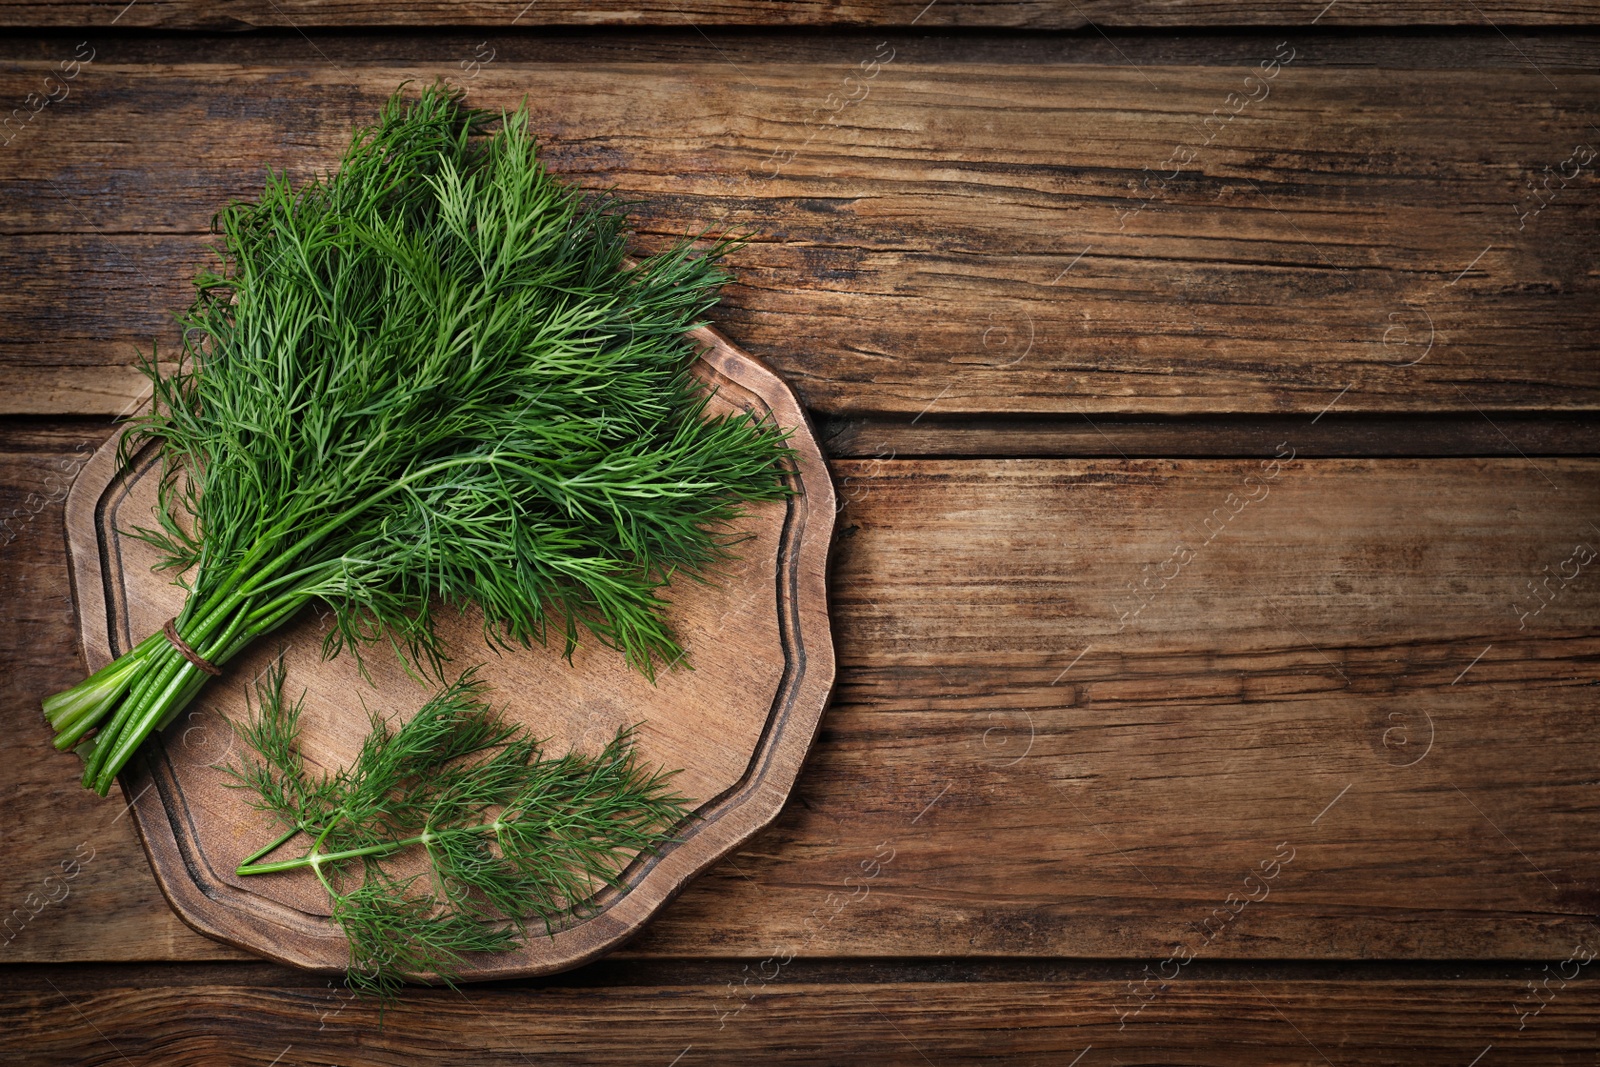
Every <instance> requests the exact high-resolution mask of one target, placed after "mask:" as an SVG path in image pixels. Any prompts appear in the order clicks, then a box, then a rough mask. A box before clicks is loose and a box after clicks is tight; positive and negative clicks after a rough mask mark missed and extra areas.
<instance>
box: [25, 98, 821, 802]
mask: <svg viewBox="0 0 1600 1067" xmlns="http://www.w3.org/2000/svg"><path fill="white" fill-rule="evenodd" d="M402 89H403V87H402ZM498 121H499V124H500V125H499V129H498V130H497V131H494V132H492V133H491V132H489V130H488V128H489V127H492V126H493V125H494V123H493V121H491V120H490V118H489V117H488V116H487V115H485V114H484V113H482V112H477V111H473V110H470V109H467V108H465V107H463V106H462V105H461V103H460V100H459V98H458V95H457V94H456V93H455V92H453V91H451V90H448V89H446V88H444V87H442V86H435V87H432V88H429V89H426V90H424V91H422V92H421V94H420V97H419V98H417V99H415V100H411V101H409V102H408V101H407V100H406V99H405V98H404V96H403V93H400V92H397V93H396V94H395V96H394V97H393V98H392V99H391V100H390V101H389V102H388V104H387V105H386V106H385V108H384V109H383V113H382V118H381V121H380V122H379V123H378V125H377V126H375V127H372V128H369V129H365V130H361V131H358V132H357V134H356V136H355V138H354V140H353V141H352V143H351V146H350V148H349V149H348V150H347V152H346V153H345V156H344V158H343V161H342V163H341V164H340V167H339V169H338V171H337V173H335V174H333V175H331V176H330V177H328V178H326V179H324V180H321V181H314V182H311V183H309V184H306V185H304V186H302V187H301V188H299V189H295V188H293V187H291V185H290V183H289V180H288V178H287V177H286V176H283V175H277V176H271V177H269V180H268V182H267V185H266V188H265V190H264V192H263V193H262V196H261V199H260V200H259V201H258V202H256V203H235V204H233V205H232V206H230V207H229V208H227V209H226V210H224V211H223V212H221V213H220V214H219V215H218V216H217V219H216V221H215V223H214V227H215V228H216V229H218V230H219V232H220V233H221V234H222V238H223V244H222V249H221V251H222V255H223V258H224V263H225V267H224V270H223V272H222V273H220V274H206V275H202V276H201V277H200V278H199V279H198V280H197V282H196V285H197V287H198V290H199V294H198V298H197V300H196V302H195V304H194V306H193V307H192V308H191V309H190V311H189V312H188V314H187V315H186V316H185V317H183V319H182V320H181V321H182V323H183V325H184V326H185V327H186V330H185V332H184V352H183V356H182V359H181V360H180V363H179V369H178V370H177V371H176V372H175V373H173V374H171V375H170V376H162V375H161V374H160V373H159V372H158V371H157V369H156V365H155V361H154V357H153V356H152V358H151V360H150V361H148V362H147V363H146V365H145V371H146V373H147V374H148V375H149V376H150V377H151V378H152V380H153V383H154V388H155V401H154V405H153V409H152V412H151V413H150V414H149V415H147V416H145V417H143V418H142V420H141V421H140V422H139V423H138V426H137V433H136V434H134V435H132V436H130V438H129V439H128V440H129V442H130V443H129V444H128V446H127V447H128V449H130V450H131V449H133V448H136V447H138V446H139V445H140V444H141V443H142V442H143V441H147V440H155V441H158V442H160V443H161V445H162V446H163V450H164V462H165V467H164V477H163V480H162V494H161V506H160V509H159V513H160V525H161V528H160V529H150V530H141V531H137V533H138V535H139V536H142V537H144V538H145V539H146V540H149V541H150V542H152V543H154V544H155V545H157V546H158V547H159V548H161V549H162V550H163V552H164V553H165V555H166V562H167V565H168V566H170V567H171V568H172V569H174V570H177V571H184V570H186V569H189V568H192V571H190V573H189V574H188V576H187V578H186V579H185V582H186V585H187V589H188V598H187V601H186V603H185V604H184V607H183V610H182V612H181V613H180V614H179V615H178V616H177V617H176V619H175V620H173V622H172V623H171V624H169V626H168V627H167V630H166V632H165V633H156V634H153V635H152V636H150V637H149V638H147V639H146V640H144V641H143V642H142V643H140V644H139V645H138V646H137V647H135V648H134V649H132V650H131V651H129V652H127V653H126V654H124V655H123V656H122V657H121V658H119V659H117V660H116V661H115V662H113V663H111V664H110V665H109V666H107V667H105V668H103V669H102V670H100V671H97V672H96V673H94V674H93V675H91V676H90V677H89V678H87V679H85V680H84V681H83V682H81V683H79V684H78V685H77V686H75V687H73V688H72V689H69V690H66V691H64V692H62V693H58V694H56V695H55V696H53V697H50V698H49V699H47V700H46V701H45V702H44V708H45V715H46V717H47V718H48V720H49V721H50V723H51V725H52V726H53V727H54V728H55V729H56V731H57V736H56V740H55V744H56V747H57V748H59V749H63V750H65V749H68V748H74V747H76V748H77V749H78V751H79V752H80V754H82V755H83V756H84V759H85V763H86V766H85V768H84V774H83V781H84V784H85V785H86V786H88V787H90V788H93V789H95V790H97V791H98V792H100V793H101V794H102V795H103V794H105V793H106V792H107V790H109V789H110V786H111V783H112V781H113V780H114V778H115V776H116V774H117V773H118V771H119V770H120V769H121V768H122V766H123V765H124V764H125V763H126V762H127V761H128V759H129V758H130V757H131V756H132V754H133V752H134V750H135V749H136V748H137V747H138V746H139V744H140V743H141V742H142V741H143V740H144V739H145V738H146V737H147V736H148V735H149V734H150V733H151V731H152V730H155V729H159V728H161V727H162V726H164V725H165V724H166V723H168V722H170V721H171V720H172V719H173V718H175V717H176V716H177V714H178V713H179V712H180V711H181V710H182V709H183V708H184V707H185V706H186V705H187V704H188V702H189V701H190V700H191V699H192V698H193V697H194V695H195V693H196V692H197V691H198V690H199V688H200V686H201V685H202V683H203V682H204V681H205V680H206V678H207V675H208V673H215V671H216V669H217V668H218V667H220V666H221V665H222V664H225V663H227V662H228V661H229V660H230V659H232V658H233V657H234V656H235V655H237V654H238V653H239V652H240V651H241V650H242V649H244V648H245V647H246V646H247V645H249V644H250V642H252V641H253V640H255V639H256V638H257V637H259V636H261V635H262V634H265V633H268V632H270V631H272V630H274V629H276V628H277V627H279V626H281V625H283V624H284V623H285V622H287V621H288V620H289V619H291V618H292V617H294V615H295V614H296V613H297V612H298V611H299V610H300V608H301V607H302V606H303V605H305V604H306V603H307V602H308V601H310V600H312V599H314V598H318V599H321V600H323V601H325V602H326V603H327V604H328V605H329V606H330V607H331V608H332V609H333V612H334V618H335V620H336V623H337V625H336V627H334V628H333V630H332V632H331V633H330V635H329V638H328V643H327V645H326V647H325V652H326V653H327V654H328V655H333V654H336V653H337V652H338V651H339V649H340V648H341V647H344V646H347V645H348V646H352V647H355V646H358V645H360V644H361V643H363V642H368V641H372V640H375V639H379V638H380V637H383V636H385V635H387V636H388V638H389V639H390V640H391V641H392V642H393V643H394V644H395V646H396V647H397V648H398V649H399V650H401V651H402V653H404V654H406V655H407V656H409V657H411V658H412V659H413V660H416V659H419V658H420V659H421V660H424V661H428V662H429V663H430V664H431V665H432V667H433V668H434V669H435V670H437V669H438V666H439V661H440V658H441V656H442V654H443V650H442V649H441V648H440V646H439V644H438V641H437V639H436V638H435V635H434V629H433V624H432V611H433V607H434V605H435V604H436V603H439V602H442V603H445V604H448V605H451V606H453V607H458V608H464V607H476V608H478V609H479V610H481V612H482V614H483V619H484V626H485V631H486V634H487V636H488V638H489V640H490V641H491V642H494V643H499V644H505V643H507V642H511V643H516V644H520V645H524V646H526V645H527V644H528V643H529V642H530V641H539V642H543V641H545V639H546V635H547V631H548V630H549V629H551V628H552V627H553V628H554V630H555V631H556V633H557V634H559V635H560V637H561V638H562V640H563V641H564V643H565V647H566V651H567V654H568V655H569V656H570V655H571V653H572V650H573V649H574V647H575V645H576V643H577V641H578V640H579V636H580V634H581V633H583V632H585V631H586V632H587V633H588V634H590V635H592V636H593V637H594V638H595V639H597V640H598V641H599V642H601V643H603V644H606V645H609V646H612V647H614V648H617V649H619V650H620V651H621V652H622V654H623V655H624V656H626V658H627V660H628V662H629V663H631V664H632V665H633V666H635V667H636V668H638V669H640V670H642V671H644V672H645V673H647V674H650V675H652V676H653V672H654V666H655V663H656V662H657V661H658V660H659V661H663V662H671V661H674V660H676V659H678V658H679V657H680V656H681V655H682V649H681V648H680V647H679V645H678V643H677V641H676V640H675V638H674V635H673V632H672V629H671V627H670V625H669V623H668V622H667V620H666V617H665V614H664V611H665V608H666V601H665V600H664V599H663V598H662V596H661V592H660V591H661V589H662V587H663V586H664V585H665V584H666V582H667V580H668V578H669V577H670V576H671V575H673V574H674V573H675V572H680V573H681V572H688V573H698V572H701V571H703V570H704V569H706V568H708V567H710V566H712V565H713V564H715V563H716V562H717V561H718V560H719V559H722V558H724V557H725V556H726V554H727V551H728V545H729V543H730V540H729V537H728V535H727V534H725V533H719V532H718V531H719V530H720V529H722V528H723V527H724V526H725V524H726V523H727V522H728V521H729V520H730V519H732V518H734V517H735V516H736V515H737V514H738V513H739V511H740V505H741V502H744V501H751V500H767V499H774V498H777V497H780V496H782V495H784V494H786V493H788V492H789V491H790V490H789V489H788V488H787V487H786V484H785V481H784V474H783V472H784V469H785V466H786V463H787V461H788V456H789V454H790V452H789V449H788V447H787V446H786V445H785V443H784V435H783V434H782V433H780V432H778V431H777V429H776V428H775V427H774V426H772V425H771V424H770V423H769V422H766V421H762V420H759V419H757V418H755V417H753V416H745V415H739V416H733V417H720V418H708V417H706V413H705V406H706V403H707V401H708V399H709V397H708V395H707V393H706V392H705V391H704V389H702V388H700V387H698V386H697V384H696V382H695V380H694V379H693V378H692V377H690V375H689V373H688V370H689V366H690V364H691V363H692V362H693V360H694V358H695V352H694V350H693V348H692V346H691V345H690V343H689V342H688V341H686V339H685V338H684V336H683V335H684V333H685V331H686V330H689V329H691V328H693V327H695V326H696V325H698V324H700V321H701V318H702V316H703V314H704V313H705V311H706V310H707V309H708V308H709V307H710V306H711V305H712V304H713V303H714V302H715V300H716V298H717V292H718V289H719V287H720V286H721V285H722V283H723V282H724V281H725V280H726V275H725V274H724V272H723V271H722V270H721V268H719V267H718V266H717V264H716V259H717V256H718V255H720V254H721V253H722V252H723V251H725V250H726V248H727V244H726V243H725V242H717V243H716V244H715V245H714V246H713V247H712V248H711V250H710V252H709V254H707V255H704V256H695V255H692V254H691V246H690V243H689V242H684V243H682V244H680V245H678V246H677V247H675V248H673V249H672V250H671V251H668V252H665V253H662V254H660V255H657V256H654V257H652V258H649V259H645V260H643V261H642V262H640V263H638V264H637V265H636V266H630V265H629V264H628V262H627V261H626V260H625V259H624V240H625V226H626V221H625V218H624V216H623V215H622V214H621V212H620V209H619V206H618V204H617V202H616V201H615V200H614V199H612V198H611V197H610V196H608V195H585V194H582V193H580V192H579V191H578V190H576V189H575V188H573V187H572V186H570V185H567V184H565V183H563V182H561V181H559V180H557V179H555V178H553V177H552V176H550V175H549V174H548V173H546V171H545V170H544V168H543V166H542V165H541V164H540V162H539V161H538V158H537V155H536V147H535V144H534V141H533V139H532V138H531V136H530V134H529V132H528V115H527V112H526V109H525V108H523V109H520V110H518V111H516V112H515V113H513V114H509V115H503V116H501V117H500V119H499V120H498ZM180 512H181V513H186V514H187V516H188V520H189V521H188V522H186V523H185V522H180V521H179V518H180ZM91 731H97V732H94V733H93V734H92V736H91ZM86 738H88V740H87V741H86V740H85V739H86Z"/></svg>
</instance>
